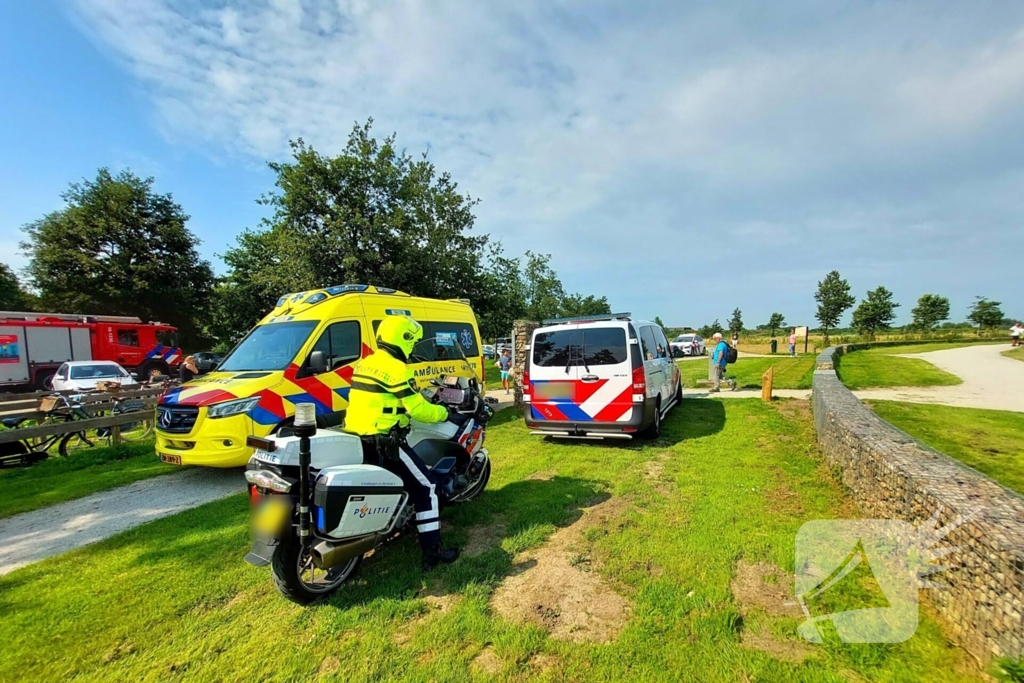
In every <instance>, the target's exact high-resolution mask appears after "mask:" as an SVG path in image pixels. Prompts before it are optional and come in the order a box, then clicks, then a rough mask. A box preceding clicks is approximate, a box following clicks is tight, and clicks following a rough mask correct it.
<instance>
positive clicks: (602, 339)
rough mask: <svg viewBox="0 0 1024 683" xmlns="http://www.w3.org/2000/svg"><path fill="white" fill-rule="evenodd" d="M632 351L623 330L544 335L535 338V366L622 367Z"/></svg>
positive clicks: (540, 334)
mask: <svg viewBox="0 0 1024 683" xmlns="http://www.w3.org/2000/svg"><path fill="white" fill-rule="evenodd" d="M628 349H629V347H628V346H627V344H626V331H625V330H623V329H622V328H621V327H593V328H586V329H577V330H557V331H554V332H540V333H538V334H537V335H536V336H535V337H534V338H533V364H534V365H535V366H538V367H542V368H547V367H563V368H564V367H567V366H570V365H580V366H584V365H585V366H586V367H590V366H593V365H618V364H619V363H625V362H626V359H627V358H629V353H628Z"/></svg>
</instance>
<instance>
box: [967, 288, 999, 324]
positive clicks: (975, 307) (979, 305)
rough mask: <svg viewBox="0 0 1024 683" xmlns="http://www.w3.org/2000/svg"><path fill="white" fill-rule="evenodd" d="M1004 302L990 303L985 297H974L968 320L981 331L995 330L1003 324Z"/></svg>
mask: <svg viewBox="0 0 1024 683" xmlns="http://www.w3.org/2000/svg"><path fill="white" fill-rule="evenodd" d="M1001 305H1002V302H999V301H990V300H988V299H986V298H985V297H983V296H976V297H974V303H973V304H971V308H970V312H969V313H968V314H967V319H968V320H970V321H971V322H972V323H974V324H975V325H977V326H978V328H979V329H982V330H984V329H993V328H996V327H998V326H999V325H1000V324H1001V323H1002V322H1003V310H1002V309H1001V308H1000V306H1001Z"/></svg>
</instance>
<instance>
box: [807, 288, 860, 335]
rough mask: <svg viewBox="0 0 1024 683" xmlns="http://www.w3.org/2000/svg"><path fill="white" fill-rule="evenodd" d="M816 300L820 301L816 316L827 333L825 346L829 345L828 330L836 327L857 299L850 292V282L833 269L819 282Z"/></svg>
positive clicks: (815, 295)
mask: <svg viewBox="0 0 1024 683" xmlns="http://www.w3.org/2000/svg"><path fill="white" fill-rule="evenodd" d="M814 300H815V301H817V302H818V311H817V313H816V317H817V318H818V322H819V323H821V329H822V331H823V332H824V335H825V340H824V341H825V346H828V331H829V330H830V329H835V327H836V325H838V324H839V318H840V317H842V315H843V313H845V312H846V311H847V310H848V309H849V308H850V307H851V306H853V304H854V302H855V301H856V299H855V298H854V296H853V295H852V294H850V283H849V282H847V281H846V280H844V279H842V278H841V277H840V276H839V271H838V270H833V271H832V272H830V273H829V274H828V275H826V276H825V279H824V280H822V281H821V282H819V283H818V291H817V292H816V293H815V294H814Z"/></svg>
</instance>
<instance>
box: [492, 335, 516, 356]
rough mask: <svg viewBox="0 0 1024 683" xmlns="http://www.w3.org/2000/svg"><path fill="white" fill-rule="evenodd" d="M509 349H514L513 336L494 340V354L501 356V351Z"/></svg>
mask: <svg viewBox="0 0 1024 683" xmlns="http://www.w3.org/2000/svg"><path fill="white" fill-rule="evenodd" d="M505 349H508V350H509V352H510V353H511V351H512V337H502V338H501V339H495V340H494V355H495V356H500V355H501V352H502V351H504V350H505Z"/></svg>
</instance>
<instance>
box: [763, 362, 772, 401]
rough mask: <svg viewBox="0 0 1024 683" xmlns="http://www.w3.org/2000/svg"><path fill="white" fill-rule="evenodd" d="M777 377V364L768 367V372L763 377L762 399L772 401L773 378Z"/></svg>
mask: <svg viewBox="0 0 1024 683" xmlns="http://www.w3.org/2000/svg"><path fill="white" fill-rule="evenodd" d="M774 379H775V366H774V365H773V366H771V367H770V368H768V372H766V373H764V375H762V377H761V400H762V401H765V402H766V403H770V402H771V400H772V380H774Z"/></svg>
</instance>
